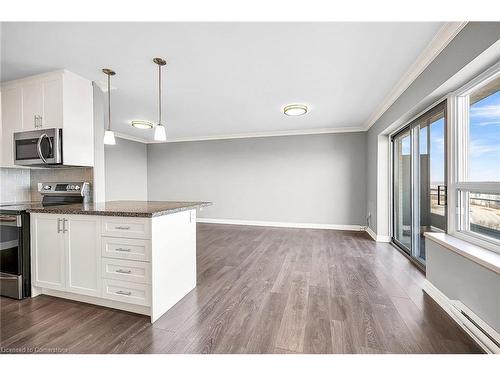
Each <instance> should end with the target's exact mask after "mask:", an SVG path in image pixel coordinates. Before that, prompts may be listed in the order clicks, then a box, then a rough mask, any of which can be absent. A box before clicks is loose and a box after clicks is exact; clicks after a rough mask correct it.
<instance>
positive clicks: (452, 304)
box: [423, 280, 500, 354]
mask: <svg viewBox="0 0 500 375" xmlns="http://www.w3.org/2000/svg"><path fill="white" fill-rule="evenodd" d="M423 289H424V291H425V292H426V293H427V294H428V295H429V296H430V297H431V298H432V299H433V300H434V301H436V303H437V304H438V305H439V306H441V307H442V308H443V310H444V311H446V313H447V314H448V315H449V316H451V317H452V319H453V320H454V321H455V322H457V323H458V324H459V325H460V326H461V327H462V328H463V329H464V331H465V332H466V333H467V334H468V335H469V336H470V337H471V338H472V339H473V340H474V341H475V342H476V343H477V344H478V345H479V346H480V347H481V348H483V350H484V351H485V352H486V353H490V354H499V353H500V347H499V346H498V345H496V344H495V342H494V341H492V340H491V339H490V338H489V337H488V336H487V335H486V334H484V333H483V332H482V331H485V332H486V333H487V334H488V335H489V336H490V337H492V338H493V339H494V340H497V342H498V341H500V335H499V334H498V332H496V331H495V330H494V329H493V328H492V327H490V326H489V325H488V324H486V322H484V321H483V320H481V319H480V318H479V317H478V316H477V315H475V314H474V313H473V312H472V311H471V310H470V309H468V308H467V307H466V306H465V305H464V304H463V303H462V302H460V301H453V300H450V299H449V298H448V297H446V295H445V294H444V293H443V292H441V291H440V290H439V289H438V288H436V287H435V286H434V285H433V284H432V283H431V282H430V281H429V280H425V281H424V286H423ZM462 311H463V312H465V313H466V314H467V315H469V317H471V318H472V319H473V320H474V322H475V323H476V324H477V325H478V326H479V327H481V329H479V328H477V327H476V325H474V324H473V323H472V322H471V321H469V320H468V319H467V318H466V317H465V316H464V315H463V313H462Z"/></svg>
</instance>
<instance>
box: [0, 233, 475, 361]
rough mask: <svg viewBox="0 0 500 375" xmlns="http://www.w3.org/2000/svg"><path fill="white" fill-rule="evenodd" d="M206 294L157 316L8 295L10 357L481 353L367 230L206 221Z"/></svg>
mask: <svg viewBox="0 0 500 375" xmlns="http://www.w3.org/2000/svg"><path fill="white" fill-rule="evenodd" d="M197 235H198V237H197V242H198V287H197V288H196V289H195V290H193V291H192V292H191V293H189V294H188V295H187V296H186V297H185V298H184V299H182V300H181V301H180V302H179V303H178V304H177V305H175V306H174V307H173V308H172V309H171V310H170V311H168V312H167V313H166V314H165V315H164V316H162V317H161V318H160V319H159V320H158V321H157V322H155V323H154V324H153V325H152V324H150V323H149V320H148V318H147V317H145V316H141V315H136V314H132V313H127V312H122V311H117V310H113V309H108V308H104V307H99V306H93V305H88V304H84V303H79V302H73V301H68V300H63V299H59V298H54V297H49V296H38V297H36V298H32V299H27V300H23V301H16V300H11V299H8V298H1V299H0V305H1V306H0V315H1V316H0V317H1V323H0V324H1V326H0V348H1V352H4V353H5V352H16V351H20V352H24V351H28V352H29V351H38V352H63V353H64V352H70V353H284V354H286V353H292V354H293V353H478V352H480V349H479V348H478V347H477V346H476V344H475V343H473V341H472V340H471V339H470V338H469V337H468V336H467V335H466V334H465V333H464V332H463V331H462V330H461V329H460V328H459V327H458V326H457V325H456V324H455V323H454V322H453V321H452V320H451V318H450V317H449V316H448V315H446V313H445V312H444V311H443V310H442V309H441V308H440V307H439V306H438V305H437V304H436V303H435V302H434V301H432V300H431V299H430V297H428V296H427V295H426V294H425V293H424V292H423V291H422V283H423V281H424V275H423V274H422V273H421V272H420V271H419V270H418V269H417V268H415V267H414V266H413V265H412V264H411V263H410V262H409V261H408V259H406V258H405V257H404V256H403V255H402V254H400V253H399V252H398V251H397V250H396V249H395V248H393V247H392V246H391V245H389V244H381V243H376V242H373V241H372V240H371V239H370V238H369V237H368V236H367V235H366V234H365V233H362V232H344V231H332V230H314V229H288V228H267V227H249V226H234V225H217V224H199V225H198V230H197Z"/></svg>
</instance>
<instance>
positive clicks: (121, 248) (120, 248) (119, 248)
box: [115, 247, 130, 252]
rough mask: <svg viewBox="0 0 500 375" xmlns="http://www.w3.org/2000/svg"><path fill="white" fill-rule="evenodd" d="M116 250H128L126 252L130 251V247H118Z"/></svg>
mask: <svg viewBox="0 0 500 375" xmlns="http://www.w3.org/2000/svg"><path fill="white" fill-rule="evenodd" d="M115 250H116V251H126V252H129V251H130V249H124V248H123V247H118V248H116V249H115Z"/></svg>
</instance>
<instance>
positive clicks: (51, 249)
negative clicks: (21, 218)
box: [31, 214, 66, 290]
mask: <svg viewBox="0 0 500 375" xmlns="http://www.w3.org/2000/svg"><path fill="white" fill-rule="evenodd" d="M60 229H62V222H59V217H58V216H57V215H49V214H32V215H31V252H32V261H31V264H32V273H33V275H32V276H33V284H34V285H35V286H37V287H43V288H48V289H56V290H66V274H65V254H64V253H65V251H64V234H63V233H62V231H61V230H60Z"/></svg>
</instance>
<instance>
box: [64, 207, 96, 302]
mask: <svg viewBox="0 0 500 375" xmlns="http://www.w3.org/2000/svg"><path fill="white" fill-rule="evenodd" d="M61 218H62V219H63V220H64V229H65V243H66V257H67V260H66V269H67V275H66V280H67V291H68V292H73V293H78V294H85V295H89V296H98V297H99V296H100V295H101V249H100V237H101V227H100V225H101V223H100V219H99V218H98V217H96V216H85V215H63V216H61Z"/></svg>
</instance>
